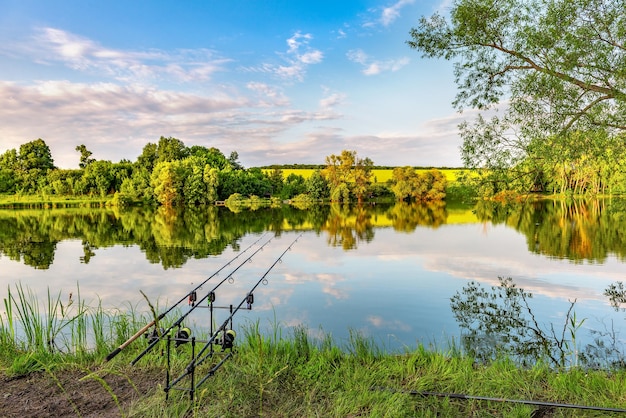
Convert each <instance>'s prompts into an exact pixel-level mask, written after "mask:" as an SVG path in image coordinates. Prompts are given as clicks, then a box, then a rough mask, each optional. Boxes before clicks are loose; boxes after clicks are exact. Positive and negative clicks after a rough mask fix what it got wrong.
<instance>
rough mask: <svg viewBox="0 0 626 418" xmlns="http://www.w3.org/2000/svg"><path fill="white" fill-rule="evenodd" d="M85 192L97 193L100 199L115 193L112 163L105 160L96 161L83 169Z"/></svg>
mask: <svg viewBox="0 0 626 418" xmlns="http://www.w3.org/2000/svg"><path fill="white" fill-rule="evenodd" d="M83 181H84V182H85V192H86V193H92V192H97V193H98V194H99V195H100V196H101V197H104V196H106V195H107V194H109V193H110V192H114V191H115V175H114V172H113V163H112V162H111V161H106V160H97V161H94V162H93V163H91V164H89V165H88V166H87V168H85V172H84V174H83Z"/></svg>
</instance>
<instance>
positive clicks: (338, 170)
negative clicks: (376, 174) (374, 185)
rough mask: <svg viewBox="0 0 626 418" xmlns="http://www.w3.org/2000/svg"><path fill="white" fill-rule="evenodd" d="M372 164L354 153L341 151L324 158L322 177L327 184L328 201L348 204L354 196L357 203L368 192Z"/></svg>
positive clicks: (367, 159)
mask: <svg viewBox="0 0 626 418" xmlns="http://www.w3.org/2000/svg"><path fill="white" fill-rule="evenodd" d="M373 166H374V162H373V161H372V160H370V159H369V158H359V157H358V156H357V152H356V151H348V150H343V151H341V154H340V155H335V154H331V155H329V156H327V157H326V168H325V169H324V170H322V175H323V176H324V178H325V179H326V181H327V182H328V187H329V189H330V199H331V200H332V201H334V202H349V201H350V194H354V196H355V197H356V198H357V200H358V201H359V202H361V201H362V200H363V198H364V197H365V196H366V195H367V194H368V192H369V186H370V184H371V177H372V168H373Z"/></svg>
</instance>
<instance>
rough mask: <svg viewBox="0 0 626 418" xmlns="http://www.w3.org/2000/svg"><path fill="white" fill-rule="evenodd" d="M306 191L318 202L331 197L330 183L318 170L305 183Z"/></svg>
mask: <svg viewBox="0 0 626 418" xmlns="http://www.w3.org/2000/svg"><path fill="white" fill-rule="evenodd" d="M305 185H306V191H307V193H308V194H309V195H310V196H311V197H312V198H313V199H317V200H322V199H327V198H328V197H329V191H328V182H327V181H326V179H325V178H324V176H322V172H321V171H320V170H319V169H317V170H315V171H314V172H313V174H311V176H309V178H308V179H306V181H305Z"/></svg>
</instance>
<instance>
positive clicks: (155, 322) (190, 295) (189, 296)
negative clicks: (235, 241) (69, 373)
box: [105, 233, 272, 361]
mask: <svg viewBox="0 0 626 418" xmlns="http://www.w3.org/2000/svg"><path fill="white" fill-rule="evenodd" d="M266 234H267V233H265V234H263V235H261V236H260V237H259V238H258V239H257V240H256V241H254V242H253V243H252V244H250V245H249V246H248V247H246V248H245V249H244V250H243V251H241V252H240V253H238V254H237V255H236V256H235V257H233V258H231V259H230V261H229V262H228V263H226V264H224V265H223V266H222V267H220V268H219V269H218V270H217V271H215V272H214V273H213V274H212V275H210V276H209V277H208V278H207V279H206V280H204V281H203V282H202V283H200V284H199V285H198V286H196V287H195V288H194V289H193V290H191V291H190V292H189V293H187V294H186V295H185V296H183V297H182V298H181V299H180V300H179V301H178V302H176V303H175V304H174V305H172V306H170V308H169V309H167V310H166V311H165V312H163V313H161V314H160V315H159V316H158V317H156V318H154V319H153V320H152V321H151V322H150V323H148V324H146V326H144V327H143V328H141V329H140V330H139V331H137V332H136V333H135V334H134V335H133V336H132V337H130V338H129V339H128V340H126V341H125V342H124V343H122V344H121V345H120V346H119V347H117V348H116V349H115V350H113V351H112V352H111V353H109V354H108V355H107V356H106V358H105V361H110V360H112V359H113V358H114V357H115V356H117V355H118V354H119V353H120V352H121V351H122V350H123V349H125V348H126V347H128V346H129V345H130V344H131V343H132V342H133V341H135V340H136V339H137V338H139V337H141V336H142V335H144V334H145V333H146V331H148V330H149V329H150V327H151V326H153V325H155V326H156V325H158V322H159V321H160V320H161V319H163V318H165V316H166V315H167V314H168V313H170V312H171V311H173V310H174V308H176V307H177V306H178V305H180V304H181V303H183V302H184V301H185V300H191V299H192V298H193V297H194V295H196V294H197V291H198V290H200V289H201V288H202V286H204V285H205V284H206V283H207V282H208V281H209V280H211V279H212V278H213V277H215V276H217V275H218V274H220V273H221V272H222V270H224V269H225V268H226V267H228V266H229V265H231V264H232V263H233V262H234V261H235V260H237V259H238V258H239V257H241V256H242V255H243V254H244V253H246V252H247V251H248V250H249V249H251V248H252V247H254V246H255V245H256V244H257V243H258V242H259V241H261V239H262V238H263V237H264V236H265V235H266ZM271 240H272V238H270V239H269V240H268V241H267V242H266V243H265V244H263V245H262V246H261V247H260V248H263V247H264V246H265V245H266V244H267V243H268V242H270V241H271ZM260 248H259V250H260ZM259 250H257V251H256V252H255V253H254V254H256V253H257V252H258V251H259ZM254 254H253V255H254ZM251 258H252V256H250V257H248V258H247V259H246V260H245V261H244V262H243V263H242V264H241V265H243V264H245V263H246V262H247V261H250V259H251ZM241 265H240V266H239V267H241ZM239 267H238V268H237V269H239ZM237 269H236V270H237ZM236 270H234V271H232V272H231V273H230V274H229V275H228V276H227V278H228V277H231V276H232V275H233V274H234V273H235V271H236Z"/></svg>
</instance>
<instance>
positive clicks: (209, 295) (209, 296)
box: [130, 237, 274, 365]
mask: <svg viewBox="0 0 626 418" xmlns="http://www.w3.org/2000/svg"><path fill="white" fill-rule="evenodd" d="M273 239H274V237H271V238H270V239H268V240H267V241H265V243H263V245H261V246H260V247H259V248H257V249H256V250H255V251H254V252H253V253H252V254H250V256H249V257H248V258H246V259H245V260H244V261H242V262H241V264H239V265H238V266H237V267H236V268H235V269H234V270H233V271H231V272H230V273H229V274H228V276H226V277H225V278H224V279H222V280H221V281H220V282H219V283H218V284H217V285H215V287H214V288H213V289H211V290H210V291H209V292H208V293H207V294H206V295H204V296H203V297H202V298H201V299H200V300H198V301H197V302H196V303H195V304H194V305H193V306H191V308H190V309H189V310H188V311H187V312H185V313H184V314H183V315H182V316H181V317H180V318H178V319H177V320H176V322H174V323H173V324H172V325H171V326H170V327H169V328H167V329H166V330H165V332H164V333H163V334H161V335H160V336H159V338H157V339H155V340H153V341H152V342H151V343H150V344H148V347H146V349H145V350H143V351H142V352H141V353H140V354H139V355H138V356H137V357H136V358H135V359H134V360H133V361H132V362H131V363H130V364H131V365H135V363H137V362H138V361H139V360H140V359H141V358H142V357H143V356H145V355H146V353H148V351H150V350H151V349H152V348H153V347H154V346H155V345H156V344H157V343H158V342H159V341H161V339H163V337H164V336H165V335H167V334H169V332H170V331H171V330H172V329H174V328H175V327H179V326H180V324H181V323H182V322H183V320H184V319H185V318H187V316H189V314H190V313H191V312H193V311H194V310H195V309H196V308H197V307H199V306H200V305H201V304H202V302H204V301H205V300H207V299H208V300H209V301H211V303H212V301H213V300H215V290H217V288H218V287H220V286H221V285H222V284H223V283H224V282H225V281H227V280H229V279H230V278H232V277H233V274H235V273H236V272H237V271H238V270H239V269H240V268H241V267H243V266H244V265H245V264H246V263H248V262H249V261H250V260H252V257H254V256H255V255H256V254H257V253H258V252H259V251H261V250H262V249H263V247H265V246H266V245H267V244H268V243H269V242H270V241H272V240H273ZM183 300H185V299H184V298H183Z"/></svg>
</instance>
